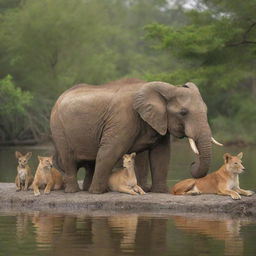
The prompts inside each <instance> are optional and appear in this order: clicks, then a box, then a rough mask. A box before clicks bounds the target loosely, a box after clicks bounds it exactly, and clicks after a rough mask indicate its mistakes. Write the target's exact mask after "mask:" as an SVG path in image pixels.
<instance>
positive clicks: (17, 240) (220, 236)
mask: <svg viewBox="0 0 256 256" xmlns="http://www.w3.org/2000/svg"><path fill="white" fill-rule="evenodd" d="M0 230H1V232H0V255H19V256H25V255H55V256H58V255H60V256H65V255H74V256H75V255H95V256H96V255H97V256H99V255H104V256H112V255H138V256H144V255H147V256H150V255H161V256H162V255H184V256H186V255H188V256H193V255H195V256H197V255H230V256H236V255H246V256H250V255H251V256H254V255H255V252H256V245H255V230H256V223H253V222H250V221H249V220H244V219H243V220H240V219H216V220H215V219H210V220H209V219H197V218H191V217H182V216H140V215H117V216H102V217H92V216H79V215H72V216H68V215H61V214H59V215H49V214H44V213H38V212H35V213H33V214H23V213H17V214H11V215H9V216H8V215H7V214H6V213H3V216H1V215H0Z"/></svg>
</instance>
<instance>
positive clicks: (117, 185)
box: [108, 153, 146, 195]
mask: <svg viewBox="0 0 256 256" xmlns="http://www.w3.org/2000/svg"><path fill="white" fill-rule="evenodd" d="M135 156H136V153H132V154H130V155H128V154H125V155H124V156H123V167H124V168H122V169H121V170H118V171H115V172H113V173H112V174H111V176H110V178H109V182H108V186H109V189H110V190H111V191H116V192H123V193H128V194H131V195H137V194H141V195H144V194H146V193H145V192H144V191H143V189H142V188H141V187H140V186H138V185H137V178H136V175H135V170H134V161H135V160H134V159H135Z"/></svg>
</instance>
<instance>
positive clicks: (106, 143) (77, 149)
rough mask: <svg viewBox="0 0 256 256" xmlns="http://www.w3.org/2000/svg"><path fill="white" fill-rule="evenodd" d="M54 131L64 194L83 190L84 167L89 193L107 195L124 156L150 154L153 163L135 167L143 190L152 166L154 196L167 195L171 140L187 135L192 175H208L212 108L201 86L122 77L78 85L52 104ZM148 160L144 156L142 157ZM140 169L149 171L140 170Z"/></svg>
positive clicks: (84, 186)
mask: <svg viewBox="0 0 256 256" xmlns="http://www.w3.org/2000/svg"><path fill="white" fill-rule="evenodd" d="M50 128H51V133H52V139H53V143H54V145H55V149H56V154H55V157H54V159H55V162H56V165H57V166H58V168H59V169H61V170H63V171H64V173H65V175H64V180H65V183H66V184H65V192H70V193H71V192H77V191H79V190H80V189H79V185H78V182H77V170H78V169H79V168H80V167H85V168H86V170H87V174H86V178H85V180H84V185H83V188H84V190H89V192H90V193H104V192H106V191H107V189H108V179H109V176H110V174H111V172H112V169H113V167H114V166H115V165H116V163H117V162H118V161H119V159H121V158H122V156H123V155H124V154H126V153H127V154H130V153H132V152H136V153H137V154H138V158H139V156H140V154H144V155H145V152H147V156H148V163H145V161H140V162H141V163H142V164H141V166H140V165H138V166H136V175H137V176H138V184H139V185H140V186H141V187H142V188H144V187H145V186H146V185H147V184H144V183H145V182H146V179H145V176H146V175H147V170H146V171H145V169H147V168H143V166H142V165H144V167H145V166H147V165H149V167H150V170H151V179H152V186H151V190H150V191H151V192H157V193H166V192H168V187H167V184H166V181H167V173H168V166H169V160H170V146H171V141H170V136H174V137H176V138H184V137H187V138H188V139H189V142H190V145H191V148H192V150H193V151H194V153H195V155H196V159H195V161H194V162H193V163H192V165H191V174H192V176H193V177H194V178H200V177H203V176H205V175H206V174H207V171H208V169H209V166H210V161H211V147H212V146H211V145H212V142H213V143H216V144H219V145H221V144H220V143H218V142H217V141H216V140H214V139H213V137H212V135H211V129H210V127H209V124H208V120H207V107H206V104H205V103H204V101H203V99H202V97H201V94H200V92H199V89H198V87H197V86H196V85H195V84H194V83H192V82H187V83H185V84H184V85H180V86H174V85H171V84H169V83H165V82H160V81H154V82H145V81H143V80H139V79H132V78H130V79H121V80H118V81H114V82H110V83H107V84H103V85H88V84H78V85H75V86H74V87H72V88H70V89H68V90H66V91H65V92H64V93H63V94H62V95H61V96H60V97H59V98H58V99H57V101H56V103H55V105H54V106H53V109H52V112H51V117H50ZM141 159H145V158H143V157H142V158H141ZM140 168H142V169H144V170H140Z"/></svg>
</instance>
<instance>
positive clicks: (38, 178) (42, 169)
mask: <svg viewBox="0 0 256 256" xmlns="http://www.w3.org/2000/svg"><path fill="white" fill-rule="evenodd" d="M38 160H39V165H38V167H37V170H36V174H35V178H34V182H33V185H32V186H33V190H34V195H35V196H39V195H40V191H39V188H41V187H45V189H44V193H45V194H49V193H50V192H51V190H57V189H62V188H63V184H64V183H63V178H62V175H61V173H60V172H59V171H58V170H57V169H55V168H54V167H53V166H52V157H42V156H38Z"/></svg>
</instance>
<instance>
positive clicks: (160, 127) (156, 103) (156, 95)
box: [133, 82, 171, 135]
mask: <svg viewBox="0 0 256 256" xmlns="http://www.w3.org/2000/svg"><path fill="white" fill-rule="evenodd" d="M161 85H163V86H161ZM168 86H169V87H171V85H169V84H168ZM165 87H166V83H161V82H158V83H157V82H152V83H148V84H145V85H144V86H143V87H142V88H141V89H140V91H139V92H138V93H137V94H136V95H135V98H134V102H133V108H134V109H135V110H136V111H137V112H138V113H139V115H140V117H141V118H142V119H143V120H144V121H145V122H147V123H148V124H149V125H150V126H151V127H152V128H153V129H154V130H156V131H157V132H158V133H159V134H161V135H165V134H166V132H167V110H166V97H167V93H166V90H165V89H166V88H165ZM168 89H169V88H168Z"/></svg>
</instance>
